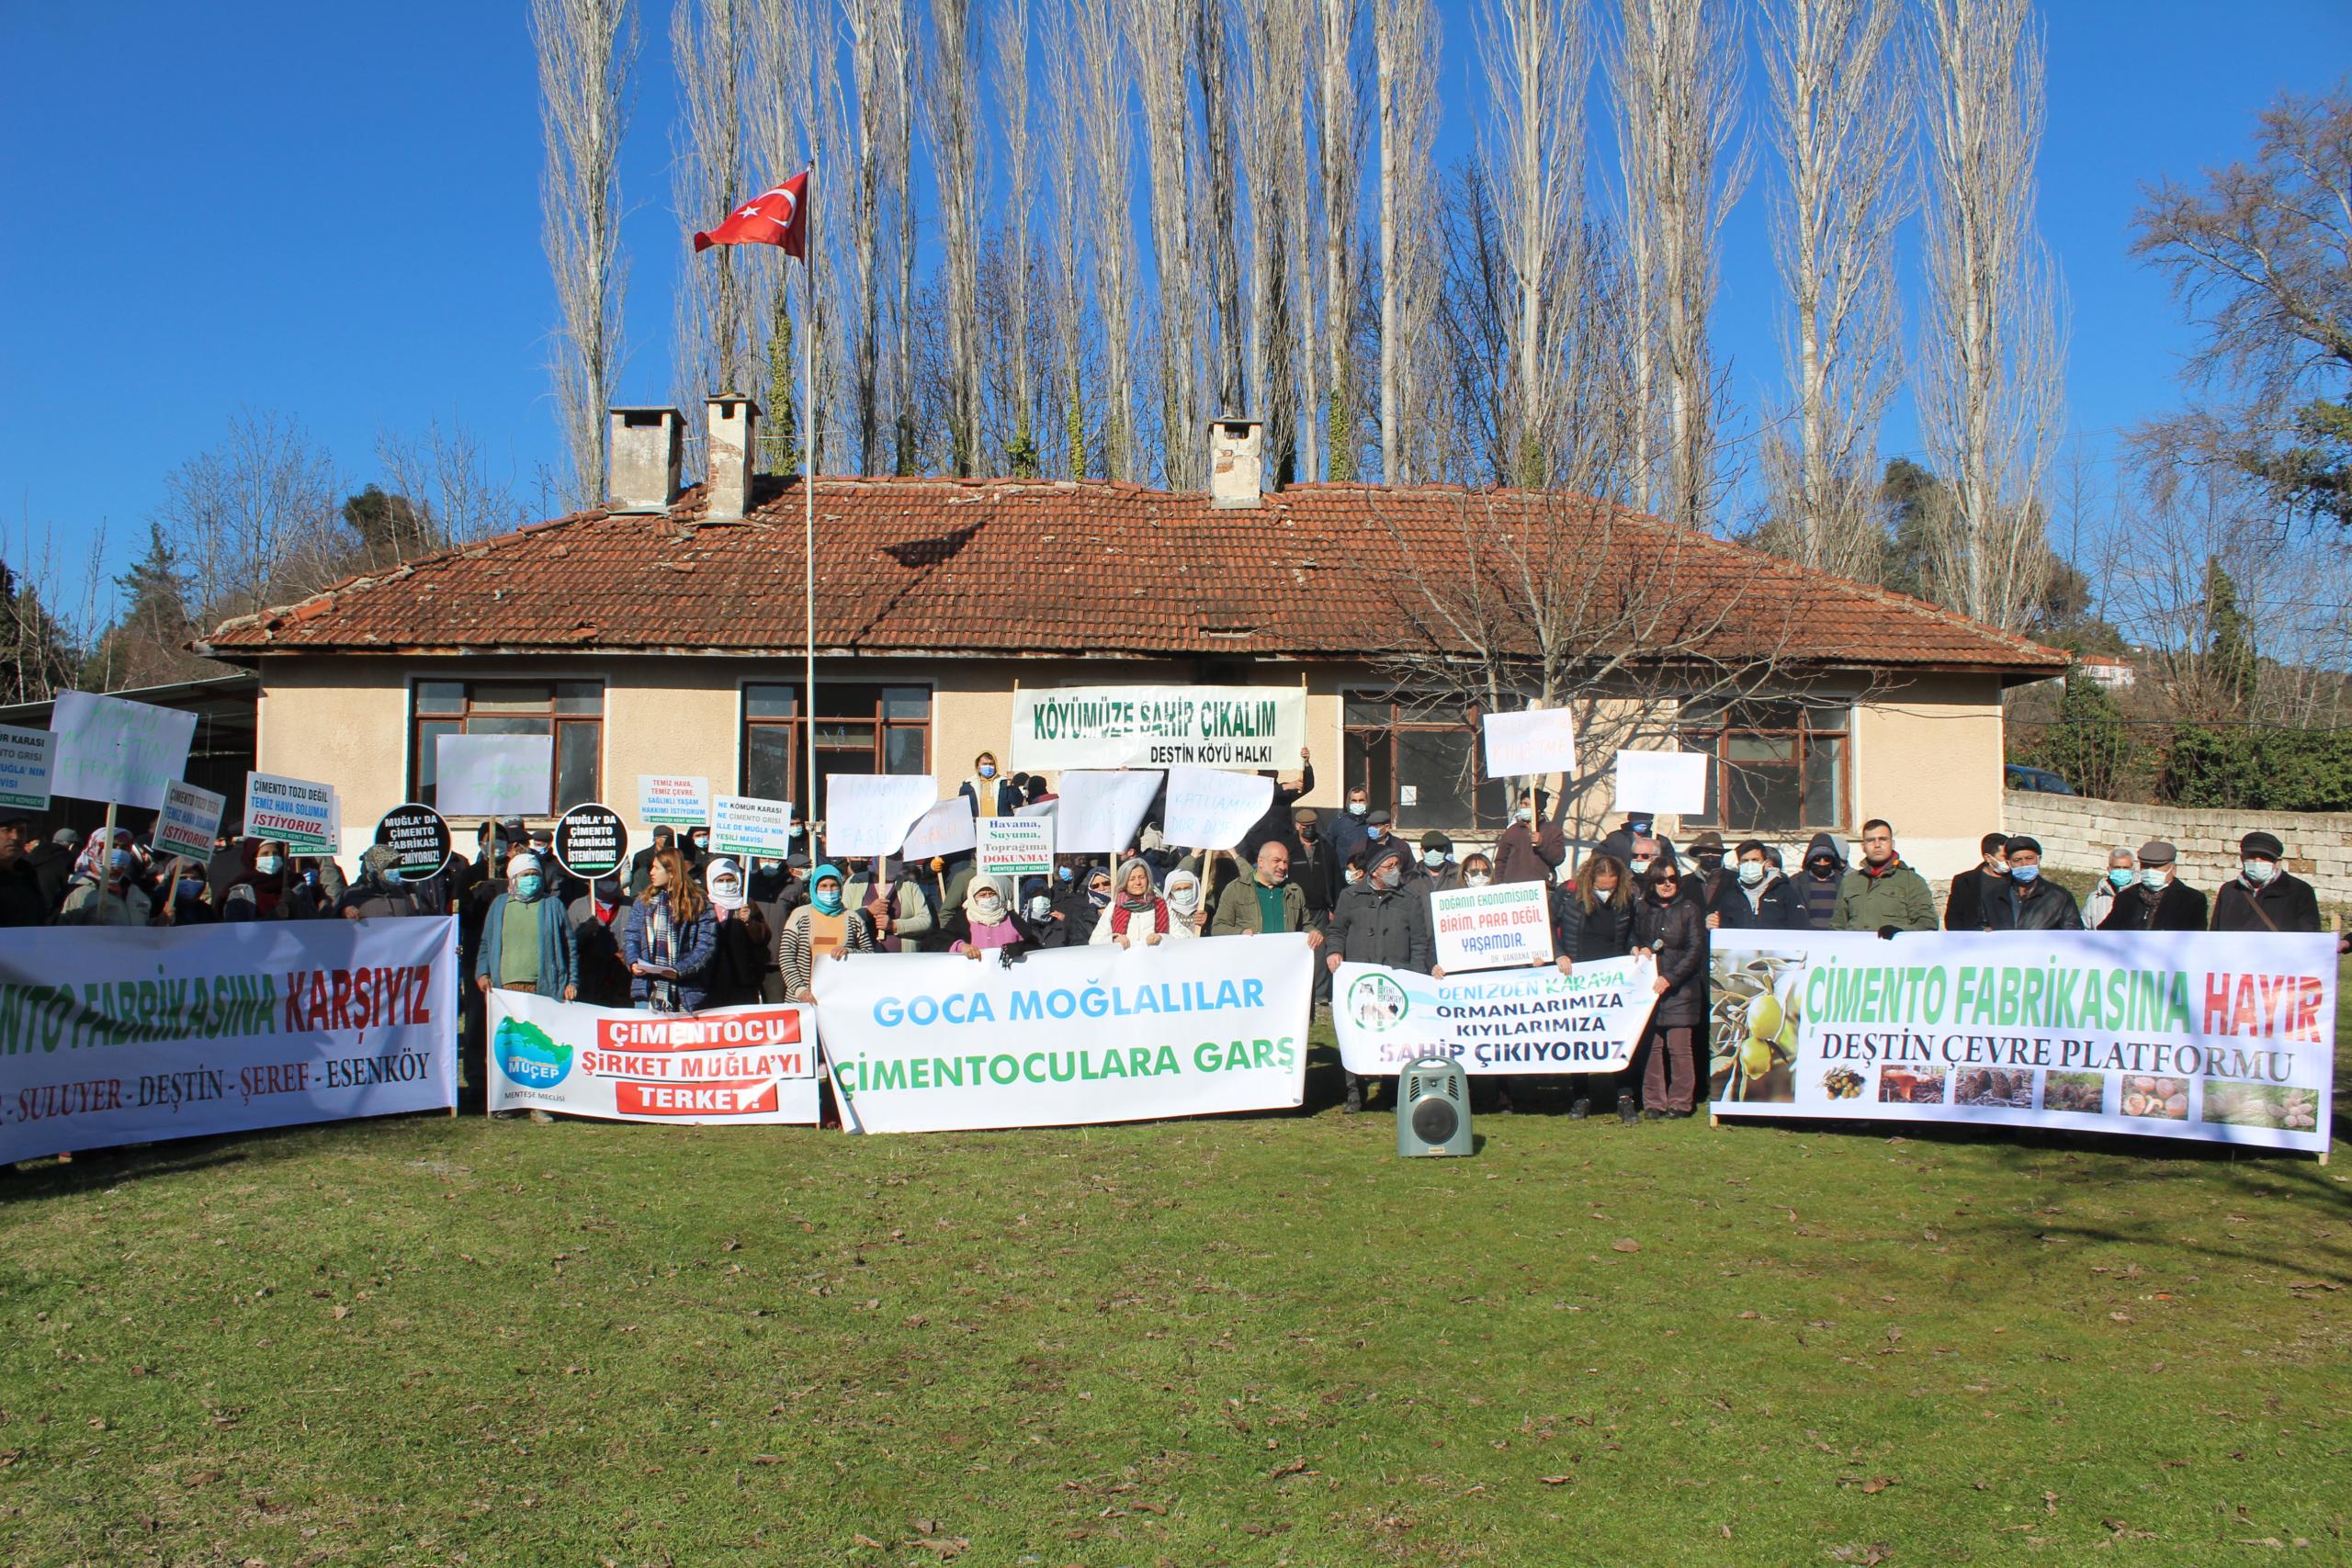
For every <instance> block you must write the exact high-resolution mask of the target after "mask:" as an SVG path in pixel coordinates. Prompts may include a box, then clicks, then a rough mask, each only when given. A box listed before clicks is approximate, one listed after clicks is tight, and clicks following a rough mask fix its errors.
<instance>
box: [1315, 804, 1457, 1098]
mask: <svg viewBox="0 0 2352 1568" xmlns="http://www.w3.org/2000/svg"><path fill="white" fill-rule="evenodd" d="M1405 859H1406V853H1405V846H1404V845H1402V844H1399V843H1397V841H1396V840H1393V839H1391V840H1383V841H1382V842H1380V843H1377V844H1374V845H1373V846H1371V847H1370V848H1369V849H1367V850H1365V852H1364V873H1365V874H1364V879H1363V881H1362V882H1359V883H1356V884H1354V885H1352V886H1350V887H1349V888H1348V889H1347V891H1345V892H1344V893H1341V894H1340V902H1339V906H1338V907H1337V908H1334V909H1333V910H1332V911H1331V930H1330V931H1329V934H1328V936H1327V937H1326V939H1325V941H1324V943H1323V953H1324V958H1323V966H1324V967H1325V968H1326V969H1327V970H1329V972H1330V973H1331V974H1333V975H1337V974H1338V973H1339V972H1340V964H1344V963H1346V962H1348V961H1349V960H1350V959H1353V960H1354V961H1355V962H1356V963H1358V964H1385V965H1386V966H1387V967H1388V968H1391V969H1409V970H1411V971H1412V972H1414V973H1415V974H1419V975H1433V976H1442V974H1443V971H1442V970H1441V969H1439V968H1438V967H1437V942H1436V938H1435V935H1434V933H1432V931H1430V901H1429V898H1428V897H1426V896H1425V894H1424V893H1423V892H1422V891H1421V890H1420V889H1419V888H1409V889H1408V887H1407V886H1405ZM1347 1078H1348V1098H1347V1103H1346V1105H1345V1106H1344V1107H1343V1109H1344V1111H1346V1112H1347V1113H1349V1114H1353V1113H1354V1112H1356V1111H1362V1110H1363V1103H1364V1080H1363V1076H1362V1075H1360V1074H1356V1073H1350V1074H1348V1075H1347Z"/></svg>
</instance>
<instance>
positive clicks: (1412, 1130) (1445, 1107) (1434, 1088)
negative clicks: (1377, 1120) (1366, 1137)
mask: <svg viewBox="0 0 2352 1568" xmlns="http://www.w3.org/2000/svg"><path fill="white" fill-rule="evenodd" d="M1469 1152H1470V1086H1469V1082H1468V1080H1467V1079H1465V1078H1464V1077H1463V1074H1462V1065H1461V1064H1460V1063H1459V1062H1456V1061H1454V1060H1453V1058H1452V1057H1450V1056H1419V1057H1416V1058H1415V1059H1413V1060H1412V1061H1410V1062H1408V1063H1406V1064H1405V1070H1404V1071H1403V1072H1401V1073H1398V1074H1397V1153H1398V1154H1399V1155H1466V1154H1468V1153H1469Z"/></svg>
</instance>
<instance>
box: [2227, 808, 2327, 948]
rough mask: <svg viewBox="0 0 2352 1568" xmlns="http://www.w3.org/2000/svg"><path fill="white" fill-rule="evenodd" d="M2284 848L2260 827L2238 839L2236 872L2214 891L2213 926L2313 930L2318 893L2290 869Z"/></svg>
mask: <svg viewBox="0 0 2352 1568" xmlns="http://www.w3.org/2000/svg"><path fill="white" fill-rule="evenodd" d="M2286 858H2287V847H2286V846H2285V845H2284V844H2282V843H2280V842H2279V841H2278V835H2277V834H2275V833H2266V832H2263V831H2261V830H2260V829H2256V830H2255V831H2254V832H2251V833H2248V834H2247V835H2246V836H2245V838H2243V839H2240V840H2238V874H2237V875H2235V876H2233V877H2232V878H2230V880H2229V881H2227V882H2224V883H2223V884H2222V886H2221V890H2220V891H2219V892H2217V893H2215V894H2214V895H2213V929H2214V930H2215V931H2317V930H2319V895H2318V894H2317V893H2316V892H2314V891H2313V890H2312V885H2311V884H2310V883H2308V882H2305V881H2304V880H2303V879H2302V878H2301V877H2300V876H2297V875H2296V874H2294V873H2292V872H2290V871H2289V870H2288V869H2287V867H2286V864H2285V861H2286Z"/></svg>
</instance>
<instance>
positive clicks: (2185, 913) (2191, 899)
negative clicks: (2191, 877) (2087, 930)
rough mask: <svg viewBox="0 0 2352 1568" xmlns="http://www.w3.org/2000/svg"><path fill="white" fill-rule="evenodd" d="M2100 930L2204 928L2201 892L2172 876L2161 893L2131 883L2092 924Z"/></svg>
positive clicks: (2195, 929) (2186, 929)
mask: <svg viewBox="0 0 2352 1568" xmlns="http://www.w3.org/2000/svg"><path fill="white" fill-rule="evenodd" d="M2096 929H2098V930H2099V931H2203V930H2204V929H2205V895H2203V894H2202V893H2199V891H2197V889H2196V888H2194V887H2191V886H2188V884H2187V883H2186V882H2182V881H2179V880H2178V879H2175V880H2174V881H2171V882H2167V883H2165V888H2164V891H2163V892H2161V893H2151V892H2149V891H2148V890H2147V889H2146V888H2144V887H2143V886H2140V885H2139V884H2138V883H2133V884H2132V885H2131V886H2129V887H2127V888H2125V889H2124V890H2123V891H2122V892H2120V893H2118V894H2117V895H2116V896H2115V899H2114V902H2113V903H2112V904H2111V905H2110V906H2109V908H2108V911H2107V918H2106V919H2103V920H2101V921H2099V923H2098V927H2097V928H2096Z"/></svg>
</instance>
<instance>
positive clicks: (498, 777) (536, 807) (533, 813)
mask: <svg viewBox="0 0 2352 1568" xmlns="http://www.w3.org/2000/svg"><path fill="white" fill-rule="evenodd" d="M433 773H434V789H435V798H434V803H433V804H434V806H435V808H436V809H437V810H439V811H440V813H441V815H442V816H444V817H489V818H500V817H545V816H547V815H548V809H549V807H550V806H551V804H552V802H553V798H554V795H555V737H554V736H552V735H443V736H439V737H437V738H436V739H435V741H434V747H433Z"/></svg>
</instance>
